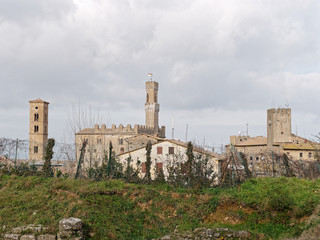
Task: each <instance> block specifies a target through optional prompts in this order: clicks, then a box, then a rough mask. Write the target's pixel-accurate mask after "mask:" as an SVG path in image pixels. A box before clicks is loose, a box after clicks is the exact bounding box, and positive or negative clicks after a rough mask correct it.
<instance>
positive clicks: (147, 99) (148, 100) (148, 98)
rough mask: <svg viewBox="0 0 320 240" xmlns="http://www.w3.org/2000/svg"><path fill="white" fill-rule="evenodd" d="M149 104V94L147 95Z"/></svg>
mask: <svg viewBox="0 0 320 240" xmlns="http://www.w3.org/2000/svg"><path fill="white" fill-rule="evenodd" d="M147 103H149V93H147Z"/></svg>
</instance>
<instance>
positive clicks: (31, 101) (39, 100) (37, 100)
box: [29, 98, 49, 104]
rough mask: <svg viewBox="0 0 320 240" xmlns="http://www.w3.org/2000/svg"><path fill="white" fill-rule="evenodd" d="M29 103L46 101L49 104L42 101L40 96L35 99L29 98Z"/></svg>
mask: <svg viewBox="0 0 320 240" xmlns="http://www.w3.org/2000/svg"><path fill="white" fill-rule="evenodd" d="M29 103H46V104H49V102H46V101H43V100H42V99H40V98H38V99H36V100H30V101H29Z"/></svg>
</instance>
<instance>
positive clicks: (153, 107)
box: [145, 81, 160, 131]
mask: <svg viewBox="0 0 320 240" xmlns="http://www.w3.org/2000/svg"><path fill="white" fill-rule="evenodd" d="M158 87H159V84H158V83H157V82H154V81H148V82H146V92H147V100H146V104H145V111H146V127H149V128H154V129H155V130H156V131H158V128H159V109H160V107H159V104H158Z"/></svg>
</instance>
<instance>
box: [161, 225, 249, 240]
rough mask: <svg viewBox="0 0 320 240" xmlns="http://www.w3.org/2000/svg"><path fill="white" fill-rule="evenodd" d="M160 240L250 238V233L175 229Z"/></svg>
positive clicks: (214, 229)
mask: <svg viewBox="0 0 320 240" xmlns="http://www.w3.org/2000/svg"><path fill="white" fill-rule="evenodd" d="M159 239H160V240H170V239H175V240H176V239H179V240H180V239H181V240H182V239H190V240H192V239H194V240H212V239H213V240H216V239H225V240H227V239H241V240H245V239H252V234H251V233H249V232H247V231H233V230H231V229H228V228H212V229H211V228H196V229H194V230H193V232H189V231H188V232H183V233H180V232H179V231H177V229H176V230H175V232H174V233H173V234H170V235H166V236H164V237H162V238H159Z"/></svg>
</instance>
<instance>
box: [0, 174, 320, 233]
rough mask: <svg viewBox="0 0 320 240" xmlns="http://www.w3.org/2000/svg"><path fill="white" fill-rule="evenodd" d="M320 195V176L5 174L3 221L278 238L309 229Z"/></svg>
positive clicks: (0, 187)
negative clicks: (199, 183)
mask: <svg viewBox="0 0 320 240" xmlns="http://www.w3.org/2000/svg"><path fill="white" fill-rule="evenodd" d="M319 194H320V180H316V181H310V180H301V179H296V178H283V177H282V178H274V179H273V178H259V179H251V180H249V181H247V182H245V183H243V184H242V185H241V186H239V187H237V188H230V189H221V188H209V189H196V190H188V189H180V188H178V189H177V188H175V189H173V188H172V187H171V186H168V185H136V184H127V183H124V182H122V181H119V180H112V181H103V182H94V181H89V180H70V179H57V178H41V177H18V176H7V175H2V176H0V226H1V225H6V226H7V229H8V228H10V227H15V226H21V225H25V224H32V223H35V224H43V225H46V226H49V227H50V229H51V231H55V230H56V229H57V226H58V222H59V220H61V219H62V218H64V217H71V216H72V217H78V218H81V219H82V220H83V221H84V223H85V229H86V231H87V233H86V234H87V237H88V238H91V239H152V238H156V237H160V236H164V235H166V234H168V233H171V232H173V231H174V229H175V228H176V226H179V228H180V229H182V230H191V229H194V228H196V227H200V226H207V227H216V226H224V227H230V228H233V229H246V230H249V231H251V232H253V233H254V234H255V237H257V236H258V235H260V237H261V236H262V237H263V238H265V239H270V238H272V239H278V238H281V237H290V236H296V235H298V234H300V233H301V232H302V231H303V230H304V229H306V228H307V226H306V224H305V222H306V221H307V219H308V218H307V216H309V215H310V214H311V213H312V211H313V210H314V208H315V207H316V206H317V205H318V204H320V195H319ZM0 229H2V228H0ZM0 231H1V230H0Z"/></svg>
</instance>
